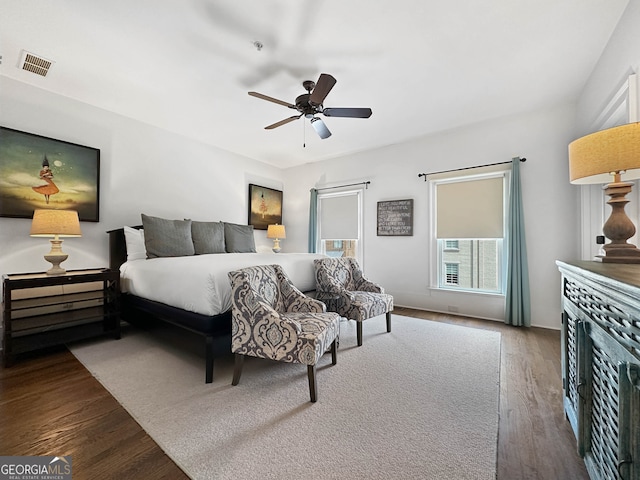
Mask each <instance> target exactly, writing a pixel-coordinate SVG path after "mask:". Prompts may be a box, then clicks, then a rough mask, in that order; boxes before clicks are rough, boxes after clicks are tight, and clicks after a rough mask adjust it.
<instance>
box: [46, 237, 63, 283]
mask: <svg viewBox="0 0 640 480" xmlns="http://www.w3.org/2000/svg"><path fill="white" fill-rule="evenodd" d="M49 242H51V251H50V252H49V253H47V254H46V255H45V256H44V259H45V260H46V261H47V262H49V263H50V264H51V265H52V267H51V268H50V269H49V270H47V271H46V272H45V273H46V274H47V275H64V274H65V273H67V271H66V270H65V269H64V268H62V267H61V266H60V264H61V263H62V262H64V261H65V260H66V259H67V258H69V255H67V254H66V253H64V252H63V251H62V240H60V239H58V238H57V237H56V238H53V239H51V240H49Z"/></svg>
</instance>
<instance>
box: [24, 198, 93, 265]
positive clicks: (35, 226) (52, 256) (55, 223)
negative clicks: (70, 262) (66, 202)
mask: <svg viewBox="0 0 640 480" xmlns="http://www.w3.org/2000/svg"><path fill="white" fill-rule="evenodd" d="M30 235H31V236H32V237H53V238H52V239H51V240H49V241H50V242H51V251H50V252H49V253H48V254H47V255H45V256H44V259H45V260H46V261H47V262H50V263H51V264H52V267H51V268H50V269H49V270H47V272H46V273H47V275H63V274H64V273H65V272H66V270H65V269H64V268H62V267H60V264H61V263H62V262H64V261H65V260H66V259H67V258H68V257H69V255H67V254H66V253H64V252H63V251H62V240H61V239H60V237H81V236H82V232H81V231H80V220H79V219H78V212H76V211H73V210H45V209H41V210H35V211H34V212H33V220H32V221H31V233H30Z"/></svg>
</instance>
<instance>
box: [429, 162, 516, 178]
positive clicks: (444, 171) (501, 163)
mask: <svg viewBox="0 0 640 480" xmlns="http://www.w3.org/2000/svg"><path fill="white" fill-rule="evenodd" d="M520 161H521V162H526V161H527V159H526V158H521V159H520ZM506 163H511V162H498V163H487V164H486V165H476V166H475V167H463V168H454V169H452V170H442V171H441V172H431V173H419V174H418V178H420V177H424V181H425V182H426V181H427V176H428V175H437V174H439V173H449V172H459V171H461V170H471V169H473V168H482V167H493V166H494V165H504V164H506Z"/></svg>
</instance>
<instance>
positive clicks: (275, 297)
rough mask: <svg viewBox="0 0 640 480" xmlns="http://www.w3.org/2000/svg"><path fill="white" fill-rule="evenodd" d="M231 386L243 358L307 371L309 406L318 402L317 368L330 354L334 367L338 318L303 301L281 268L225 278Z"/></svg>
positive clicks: (310, 301) (317, 303)
mask: <svg viewBox="0 0 640 480" xmlns="http://www.w3.org/2000/svg"><path fill="white" fill-rule="evenodd" d="M229 279H230V280H231V294H232V308H231V319H232V320H231V351H232V352H233V353H234V354H235V369H234V372H233V381H232V382H231V383H232V384H233V385H237V384H238V382H239V381H240V375H241V374H242V366H243V363H244V358H245V356H252V357H259V358H269V359H271V360H279V361H282V362H290V363H301V364H304V365H307V375H308V377H309V392H310V394H311V401H312V402H315V401H316V400H317V382H316V364H317V363H318V360H319V359H320V357H321V356H322V355H323V354H324V353H325V352H326V351H327V350H328V349H331V363H332V364H333V365H335V364H336V361H337V339H338V335H339V332H340V315H338V314H337V313H333V312H327V311H326V306H325V304H324V303H322V302H320V301H318V300H315V299H313V298H310V297H308V296H306V295H304V294H303V293H302V292H300V290H298V289H297V288H296V287H295V286H294V285H293V284H292V283H291V281H290V280H289V278H288V277H287V275H286V273H285V272H284V270H283V269H282V267H280V266H279V265H261V266H255V267H249V268H243V269H240V270H236V271H233V272H230V273H229Z"/></svg>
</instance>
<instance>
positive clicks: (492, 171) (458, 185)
mask: <svg viewBox="0 0 640 480" xmlns="http://www.w3.org/2000/svg"><path fill="white" fill-rule="evenodd" d="M508 175H509V170H507V169H505V168H504V165H500V166H492V167H488V168H487V167H479V168H477V169H468V170H464V171H457V172H449V173H447V174H440V175H438V176H435V175H434V176H433V178H430V179H429V183H430V185H429V188H430V194H431V199H432V202H431V205H432V209H431V217H432V221H431V229H432V235H431V245H432V246H431V252H432V253H431V256H432V259H433V265H435V266H436V268H434V269H433V271H432V272H431V285H432V287H434V288H442V289H448V290H459V291H473V292H482V293H494V294H503V293H504V282H503V277H504V271H503V270H504V268H503V265H504V263H505V262H504V259H503V237H504V231H505V227H504V225H505V205H506V204H507V202H506V195H507V194H508V190H507V186H508V182H507V176H508Z"/></svg>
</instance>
